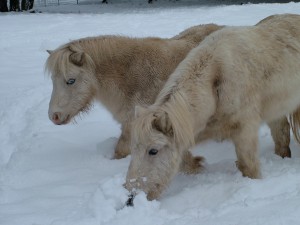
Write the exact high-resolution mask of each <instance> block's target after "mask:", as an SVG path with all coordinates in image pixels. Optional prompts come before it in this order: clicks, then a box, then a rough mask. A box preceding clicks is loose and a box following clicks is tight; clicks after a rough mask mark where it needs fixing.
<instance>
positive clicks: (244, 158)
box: [232, 121, 261, 178]
mask: <svg viewBox="0 0 300 225" xmlns="http://www.w3.org/2000/svg"><path fill="white" fill-rule="evenodd" d="M258 129H259V123H258V122H256V121H253V122H250V123H247V124H243V125H241V127H240V129H238V131H236V132H235V134H234V135H233V137H232V140H233V143H234V145H235V151H236V155H237V162H236V164H237V167H238V169H239V170H240V171H241V172H242V174H243V176H247V177H249V178H260V177H261V173H260V163H259V159H258Z"/></svg>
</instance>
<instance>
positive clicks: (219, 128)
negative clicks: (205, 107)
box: [197, 115, 240, 141]
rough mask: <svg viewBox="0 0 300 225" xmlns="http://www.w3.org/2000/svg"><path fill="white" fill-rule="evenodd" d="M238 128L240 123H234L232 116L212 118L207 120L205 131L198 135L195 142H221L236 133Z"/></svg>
mask: <svg viewBox="0 0 300 225" xmlns="http://www.w3.org/2000/svg"><path fill="white" fill-rule="evenodd" d="M239 128H240V123H239V122H235V120H234V117H232V116H229V115H223V116H214V117H212V118H211V119H210V120H209V122H208V123H207V125H206V127H205V129H204V130H203V131H201V132H200V133H199V135H198V136H197V141H198V140H199V141H200V140H201V141H203V140H206V139H214V140H216V141H223V140H225V139H229V138H230V137H231V136H232V134H234V133H235V132H238V130H239Z"/></svg>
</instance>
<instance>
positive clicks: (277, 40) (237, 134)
mask: <svg viewBox="0 0 300 225" xmlns="http://www.w3.org/2000/svg"><path fill="white" fill-rule="evenodd" d="M299 105H300V16H299V15H291V14H284V15H274V16H271V17H268V18H266V19H264V20H263V21H262V22H260V23H259V24H258V25H257V26H249V27H226V28H223V29H221V30H219V31H216V32H214V33H213V34H211V35H210V36H208V37H207V38H206V39H205V40H204V41H203V42H201V43H200V45H199V46H198V47H196V48H194V49H193V50H191V52H190V53H189V54H188V55H187V57H186V58H185V59H184V60H183V61H182V62H181V63H180V64H179V66H178V67H177V69H176V70H175V71H174V72H173V74H172V75H171V76H170V77H169V79H168V81H167V83H166V84H165V86H164V88H163V89H162V91H161V92H160V94H159V96H158V97H157V99H156V101H155V103H154V104H153V105H151V106H150V107H148V108H147V109H143V108H140V107H139V108H137V110H136V115H137V118H136V119H135V120H134V121H133V126H132V147H131V150H132V152H131V154H132V158H131V162H130V166H129V169H128V173H127V178H126V184H125V186H126V188H127V189H128V190H130V191H131V192H132V194H134V193H135V192H136V190H138V189H140V190H143V191H144V192H145V193H147V197H148V199H149V200H152V199H156V198H158V197H159V196H160V194H161V193H162V191H163V190H165V188H166V187H167V186H168V184H169V183H170V181H171V180H172V178H173V177H174V175H175V174H176V173H177V172H178V170H179V166H180V164H181V162H182V155H183V154H184V153H185V152H186V151H188V149H189V148H190V147H192V146H193V145H194V144H195V143H198V142H199V141H201V140H203V139H210V138H213V139H218V140H223V139H230V140H232V141H233V143H234V145H235V151H236V155H237V163H236V164H237V167H238V169H239V170H240V171H241V172H242V174H243V176H247V177H250V178H260V177H261V171H260V163H259V159H258V129H259V127H260V124H261V123H262V122H267V123H271V122H272V121H275V120H280V119H281V118H283V117H285V115H288V114H290V115H291V121H292V125H293V131H294V134H295V136H296V137H299V132H298V127H299V124H300V123H299V122H300V120H299V118H300V116H299V115H300V108H298V107H299Z"/></svg>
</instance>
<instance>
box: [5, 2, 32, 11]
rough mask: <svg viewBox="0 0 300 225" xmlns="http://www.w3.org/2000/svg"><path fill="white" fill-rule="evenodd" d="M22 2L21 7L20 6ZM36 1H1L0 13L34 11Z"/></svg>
mask: <svg viewBox="0 0 300 225" xmlns="http://www.w3.org/2000/svg"><path fill="white" fill-rule="evenodd" d="M20 1H21V5H20ZM33 3H34V0H9V7H8V1H7V0H0V12H8V11H17V12H18V11H27V10H30V9H32V7H33Z"/></svg>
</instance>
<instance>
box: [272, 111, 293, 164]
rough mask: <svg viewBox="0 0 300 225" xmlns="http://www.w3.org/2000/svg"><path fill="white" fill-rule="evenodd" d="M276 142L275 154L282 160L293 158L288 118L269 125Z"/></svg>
mask: <svg viewBox="0 0 300 225" xmlns="http://www.w3.org/2000/svg"><path fill="white" fill-rule="evenodd" d="M268 126H269V127H270V129H271V135H272V138H273V140H274V142H275V153H276V154H277V155H279V156H281V157H282V158H284V157H288V158H290V157H291V150H290V147H289V145H290V124H289V122H288V120H287V118H286V117H283V118H281V119H278V120H275V121H272V122H270V123H268Z"/></svg>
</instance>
